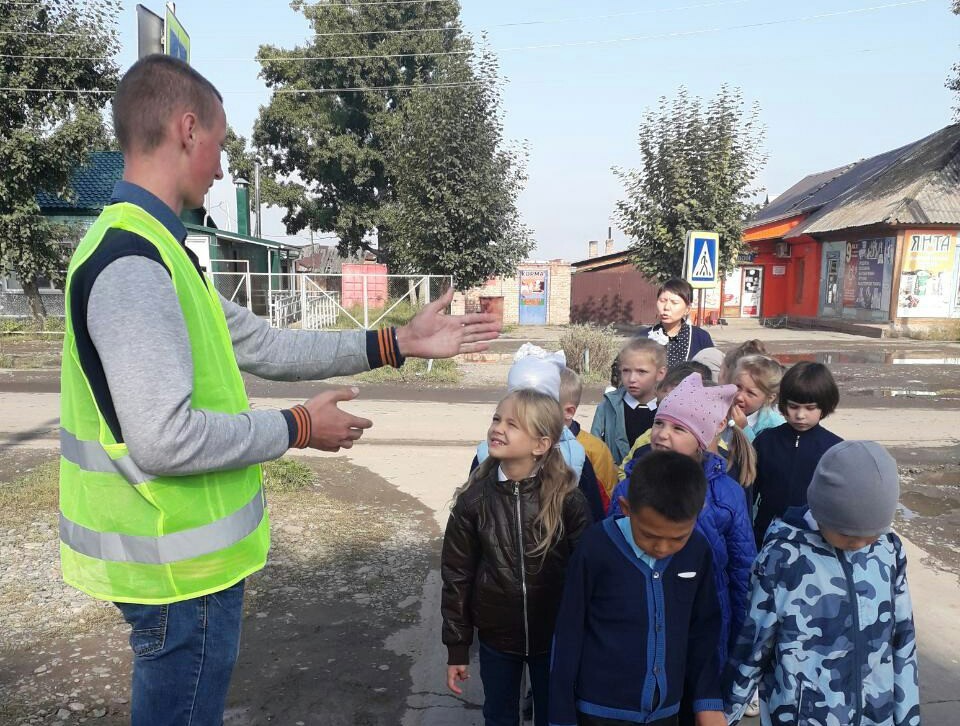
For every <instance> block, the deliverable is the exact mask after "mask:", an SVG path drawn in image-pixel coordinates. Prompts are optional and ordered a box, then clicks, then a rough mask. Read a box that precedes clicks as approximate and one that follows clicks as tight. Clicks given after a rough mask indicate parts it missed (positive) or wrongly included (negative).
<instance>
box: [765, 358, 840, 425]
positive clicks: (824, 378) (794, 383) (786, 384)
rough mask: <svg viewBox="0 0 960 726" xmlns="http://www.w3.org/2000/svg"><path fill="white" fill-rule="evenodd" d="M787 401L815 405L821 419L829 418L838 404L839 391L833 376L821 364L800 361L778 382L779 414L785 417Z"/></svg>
mask: <svg viewBox="0 0 960 726" xmlns="http://www.w3.org/2000/svg"><path fill="white" fill-rule="evenodd" d="M787 401H793V402H794V403H815V404H817V406H818V407H819V408H820V414H821V417H826V416H829V415H830V414H831V413H833V412H834V411H836V410H837V404H838V403H840V390H839V389H838V388H837V382H836V381H835V380H833V374H832V373H830V369H829V368H827V367H826V366H825V365H823V363H811V362H809V361H801V362H799V363H797V364H796V365H794V366H793V367H792V368H790V369H789V370H788V371H787V372H786V373H784V374H783V379H782V380H781V381H780V402H779V406H780V413H782V414H784V415H786V413H787Z"/></svg>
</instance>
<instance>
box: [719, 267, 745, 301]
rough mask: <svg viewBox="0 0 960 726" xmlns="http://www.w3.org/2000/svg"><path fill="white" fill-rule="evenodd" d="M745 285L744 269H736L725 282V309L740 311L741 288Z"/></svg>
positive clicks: (731, 271) (728, 275)
mask: <svg viewBox="0 0 960 726" xmlns="http://www.w3.org/2000/svg"><path fill="white" fill-rule="evenodd" d="M742 285H743V268H742V267H735V268H734V269H732V270H730V272H729V273H728V274H727V279H726V280H724V281H723V307H725V308H736V309H737V310H738V311H739V310H740V287H741V286H742Z"/></svg>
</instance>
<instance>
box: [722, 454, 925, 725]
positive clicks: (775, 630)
mask: <svg viewBox="0 0 960 726" xmlns="http://www.w3.org/2000/svg"><path fill="white" fill-rule="evenodd" d="M807 497H808V506H807V507H795V508H792V509H789V510H787V513H786V514H785V516H784V518H783V519H776V520H774V522H773V524H772V525H771V526H770V529H769V531H768V532H767V535H766V539H765V541H764V544H763V548H762V550H761V551H760V554H759V556H758V558H757V561H756V563H755V564H754V568H753V577H752V582H751V601H750V612H749V614H748V616H747V620H746V622H745V623H744V626H743V629H742V630H741V632H740V636H739V638H738V639H737V643H736V645H735V646H734V649H733V650H732V651H731V655H730V659H729V661H728V663H727V668H726V671H725V674H724V686H725V687H724V692H725V694H726V701H727V703H726V712H727V718H728V721H729V722H730V723H736V722H737V721H738V720H739V719H740V718H741V717H742V716H743V713H744V711H745V710H746V706H747V703H748V701H749V700H750V695H751V693H752V692H753V689H754V688H755V687H756V685H757V683H758V682H759V684H760V701H761V704H760V707H761V712H760V718H761V722H762V724H763V726H774V725H779V724H809V725H811V726H813V725H816V726H827V724H844V726H848V725H849V726H919V724H920V705H919V700H920V692H919V680H918V674H917V654H916V639H915V633H914V627H913V611H912V608H911V604H910V592H909V590H908V588H907V579H906V566H907V561H906V556H905V555H904V552H903V544H902V543H901V541H900V539H899V538H898V537H897V536H896V535H895V534H893V533H892V532H891V531H890V525H891V523H892V522H893V515H894V511H895V509H896V506H897V501H898V499H899V484H898V477H897V465H896V462H895V461H894V460H893V458H892V457H891V456H890V455H889V454H888V453H887V452H886V450H885V449H883V447H881V446H879V445H878V444H875V443H873V442H866V441H846V442H843V443H840V444H837V445H836V446H834V447H832V448H831V449H829V450H828V451H827V452H826V453H825V454H824V456H823V458H822V459H821V460H820V464H819V465H818V467H817V469H816V471H815V473H814V475H813V480H812V482H811V484H810V488H809V490H808V495H807Z"/></svg>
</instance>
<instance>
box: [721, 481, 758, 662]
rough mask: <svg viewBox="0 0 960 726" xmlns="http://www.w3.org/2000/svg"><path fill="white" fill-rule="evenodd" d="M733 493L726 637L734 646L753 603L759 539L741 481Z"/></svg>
mask: <svg viewBox="0 0 960 726" xmlns="http://www.w3.org/2000/svg"><path fill="white" fill-rule="evenodd" d="M730 494H731V495H732V496H730V497H729V498H728V502H727V504H728V506H729V510H730V524H729V527H728V530H727V532H726V533H725V537H724V539H725V540H726V542H727V582H729V583H730V585H729V590H730V631H729V632H728V633H724V634H723V636H722V637H724V638H726V639H727V643H728V645H729V646H730V647H731V648H732V647H733V644H734V641H735V640H736V638H737V636H738V635H739V634H740V629H741V628H742V627H743V620H744V618H746V616H747V608H748V607H749V605H750V569H751V568H752V567H753V563H754V560H756V559H757V543H756V541H755V540H754V537H753V525H752V524H751V523H750V515H749V514H748V513H747V498H746V497H745V496H744V494H743V490H742V489H741V487H740V486H739V485H734V487H731V489H730ZM720 665H721V666H722V665H723V664H722V663H721V664H720Z"/></svg>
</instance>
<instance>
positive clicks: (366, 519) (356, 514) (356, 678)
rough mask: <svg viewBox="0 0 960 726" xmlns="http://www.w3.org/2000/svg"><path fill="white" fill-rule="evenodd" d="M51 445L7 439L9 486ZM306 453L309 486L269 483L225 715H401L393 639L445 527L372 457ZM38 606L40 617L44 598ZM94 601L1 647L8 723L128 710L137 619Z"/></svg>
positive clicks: (399, 664) (253, 718) (305, 719)
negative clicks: (266, 519)
mask: <svg viewBox="0 0 960 726" xmlns="http://www.w3.org/2000/svg"><path fill="white" fill-rule="evenodd" d="M50 459H51V454H50V453H49V452H43V451H36V450H34V451H30V450H26V451H24V450H18V451H13V452H10V451H7V452H5V453H4V455H3V456H2V458H0V462H2V467H0V486H3V485H9V484H10V482H11V481H15V480H17V479H19V478H20V477H22V475H23V474H24V473H25V472H27V471H28V470H30V469H31V468H32V467H35V466H37V465H39V464H40V463H42V462H44V461H48V460H50ZM305 462H306V463H308V465H311V467H312V468H313V469H315V471H316V479H315V484H314V485H313V486H311V487H309V488H308V489H306V490H300V491H297V492H289V493H288V492H284V493H275V494H273V495H271V496H270V510H271V519H272V524H273V547H272V550H271V556H270V563H269V564H268V566H267V568H266V569H264V570H263V571H261V572H259V573H257V574H256V575H254V576H252V577H250V578H249V579H248V581H247V598H246V603H245V615H244V626H243V643H242V648H241V653H240V660H239V662H238V664H237V669H236V671H235V674H234V679H233V684H232V689H231V692H230V696H229V701H228V702H229V710H228V712H227V714H226V717H225V723H226V724H228V726H246V725H248V724H250V725H252V724H267V723H278V724H324V725H330V726H341V725H342V726H353V725H367V724H395V723H399V721H400V718H401V716H402V714H403V711H404V709H405V706H406V695H407V693H408V692H409V691H410V668H411V663H410V657H409V656H405V655H402V654H397V653H395V652H393V651H391V650H388V649H386V648H385V647H384V641H385V640H386V638H387V637H388V636H389V635H390V634H392V633H395V632H397V631H398V630H400V629H403V628H405V627H409V626H410V624H411V623H413V622H414V621H415V620H416V619H417V618H418V617H419V602H420V595H421V590H422V583H423V581H424V579H425V577H426V574H427V571H428V569H429V565H430V564H431V563H430V560H431V557H432V553H433V552H435V551H436V550H437V548H438V546H439V544H438V540H437V537H438V535H439V531H438V530H437V527H436V525H435V523H434V522H433V519H432V517H431V515H430V513H429V512H428V511H427V510H426V509H425V508H424V507H423V506H422V505H421V504H420V503H419V502H417V501H416V500H415V499H413V498H412V497H410V496H408V495H405V494H403V493H402V492H398V491H397V490H396V489H395V488H394V487H392V486H389V485H388V484H386V482H384V481H383V479H381V478H380V477H377V476H375V475H373V474H371V473H370V472H369V471H367V470H365V469H363V468H361V467H358V466H355V465H352V464H350V463H348V462H347V461H346V460H344V459H335V458H334V459H330V458H328V459H324V460H323V462H322V466H321V465H320V462H319V461H311V460H305ZM46 514H47V516H49V517H50V518H51V519H53V518H54V517H55V513H53V512H48V513H46ZM44 556H45V557H46V559H47V560H50V561H49V562H42V561H36V562H35V563H34V564H35V566H37V567H46V566H53V568H54V569H55V558H56V548H55V547H52V548H50V550H49V552H47V553H46V555H44V554H43V553H39V554H37V555H36V557H37V559H38V560H39V559H41V558H44ZM20 607H21V608H23V607H26V605H21V606H20ZM36 607H37V608H38V612H37V613H35V615H36V618H37V620H43V619H44V616H45V613H43V612H42V610H40V608H44V607H45V606H44V605H43V604H42V603H41V604H37V605H36ZM52 607H55V606H52ZM92 607H94V608H95V609H96V611H97V612H98V614H99V615H100V617H99V618H96V619H95V620H94V621H93V623H92V625H90V626H89V627H82V628H81V629H82V631H83V632H82V633H79V634H77V633H74V634H72V635H69V634H64V633H63V632H58V631H53V630H49V629H44V628H41V627H39V626H38V625H37V624H36V623H35V626H34V630H35V632H36V633H37V636H41V633H45V635H46V637H34V638H31V639H30V640H29V641H23V642H21V644H20V645H19V646H17V647H5V648H0V694H2V697H0V723H3V724H47V723H57V724H75V723H85V722H88V721H89V722H91V723H98V724H114V725H116V726H119V725H120V724H125V723H129V718H130V714H129V698H130V693H129V678H130V660H131V657H130V650H129V647H128V646H127V643H126V638H127V637H128V635H129V630H128V628H127V627H126V626H125V624H124V623H123V622H122V620H121V618H120V617H119V613H118V612H117V611H116V609H115V608H113V606H111V605H108V604H92ZM76 625H78V623H77V622H76V620H74V621H72V622H71V623H70V629H71V630H75V629H76V627H74V626H76Z"/></svg>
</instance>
